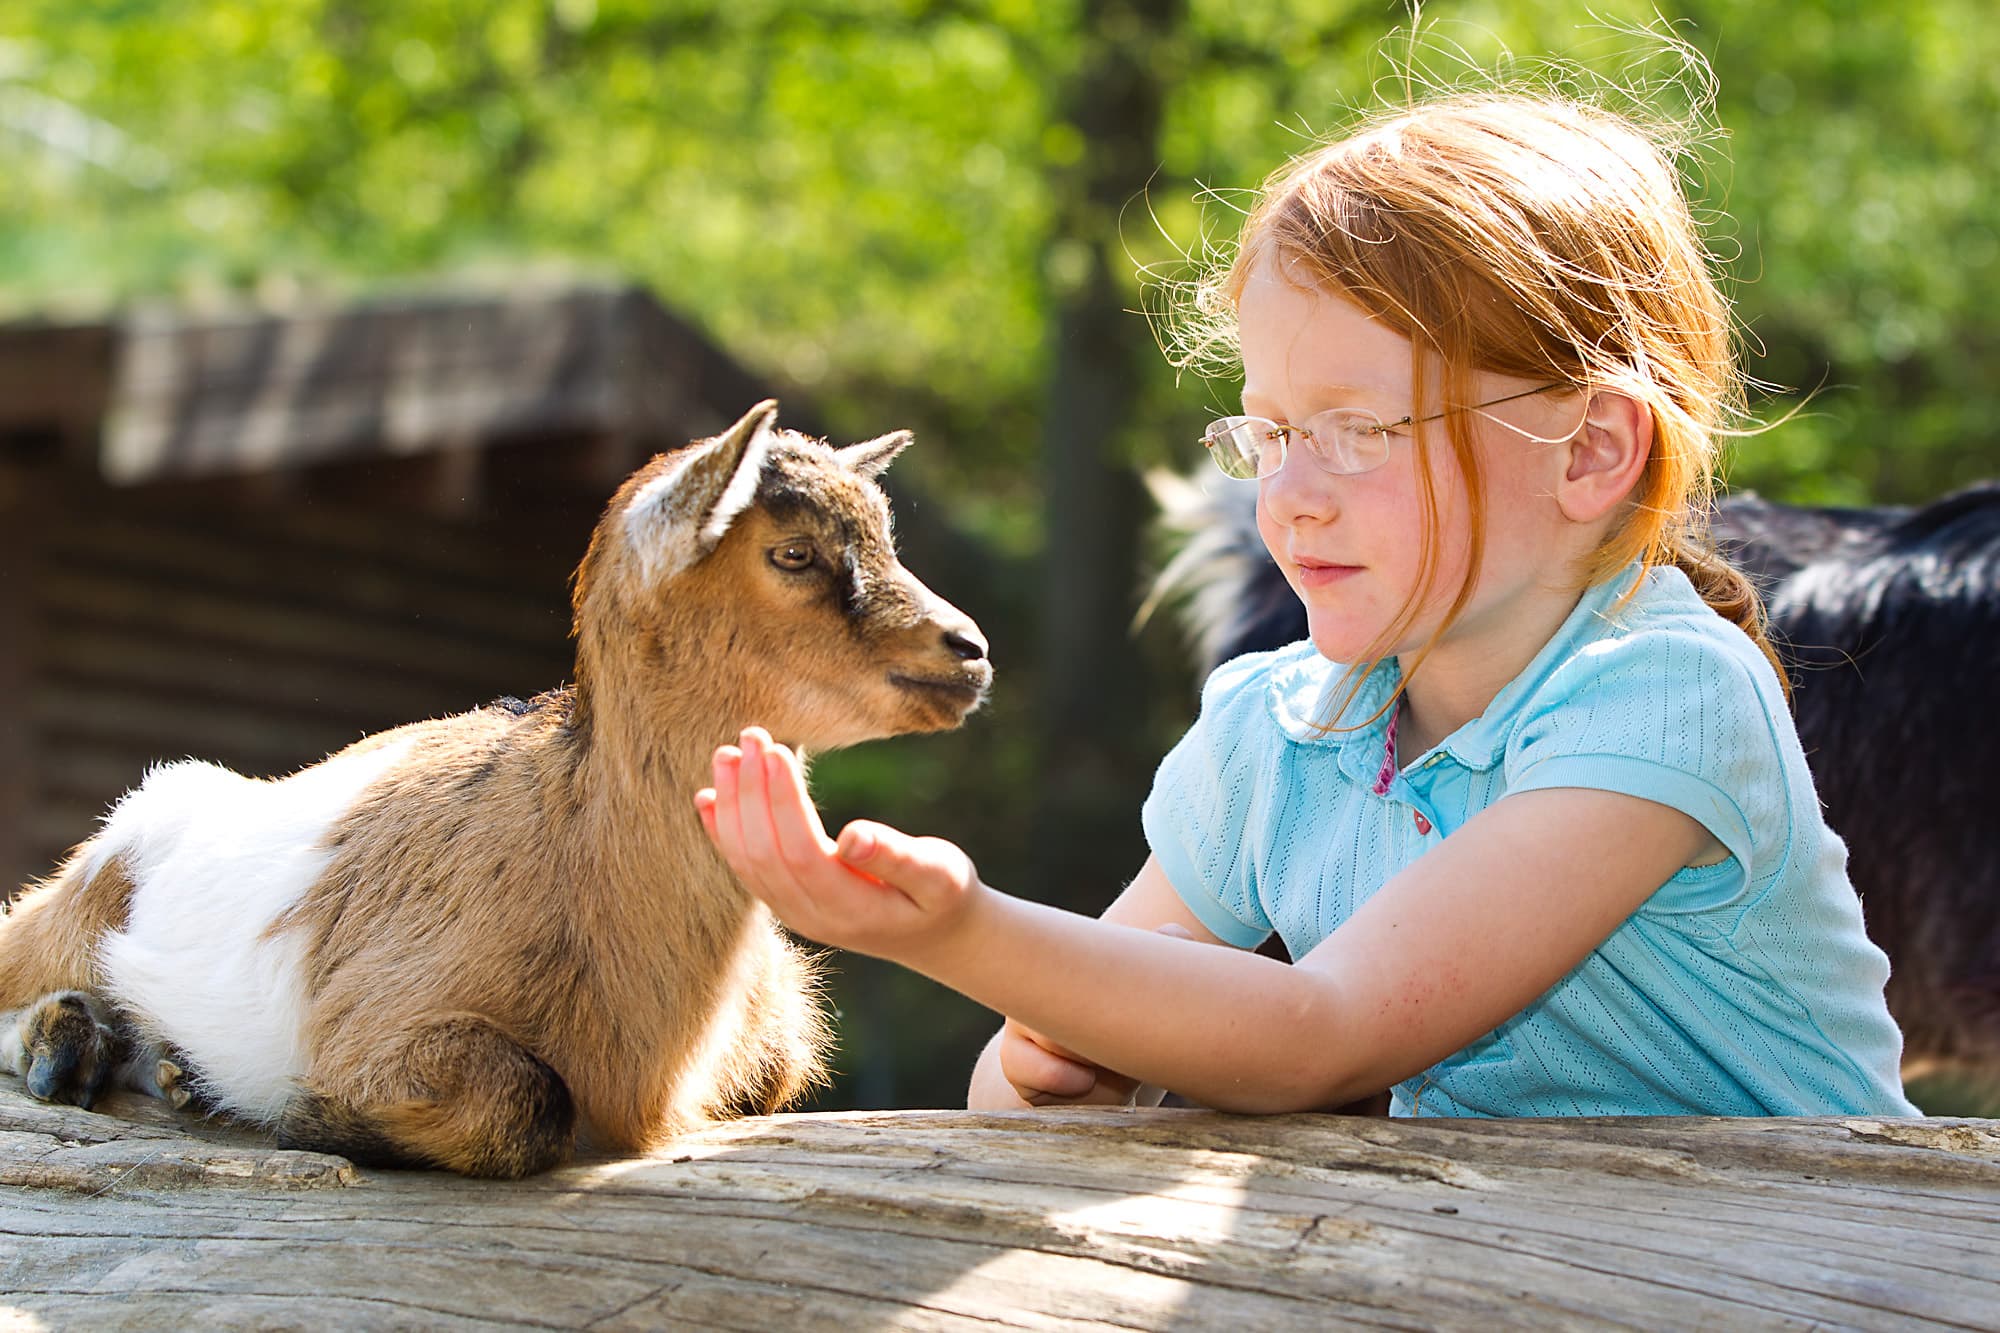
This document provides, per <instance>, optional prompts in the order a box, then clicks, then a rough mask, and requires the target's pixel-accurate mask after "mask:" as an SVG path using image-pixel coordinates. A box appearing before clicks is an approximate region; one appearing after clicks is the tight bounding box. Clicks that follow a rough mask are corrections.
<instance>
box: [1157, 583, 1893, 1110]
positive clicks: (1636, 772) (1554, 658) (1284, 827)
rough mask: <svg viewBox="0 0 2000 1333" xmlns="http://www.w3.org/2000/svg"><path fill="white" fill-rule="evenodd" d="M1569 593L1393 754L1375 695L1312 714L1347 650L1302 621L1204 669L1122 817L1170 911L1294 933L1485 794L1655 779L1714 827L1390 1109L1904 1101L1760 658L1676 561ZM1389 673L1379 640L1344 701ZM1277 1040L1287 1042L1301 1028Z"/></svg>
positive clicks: (1864, 945)
mask: <svg viewBox="0 0 2000 1333" xmlns="http://www.w3.org/2000/svg"><path fill="white" fill-rule="evenodd" d="M1638 576H1639V570H1638V567H1637V566H1636V565H1635V566H1633V567H1631V568H1630V569H1628V570H1627V571H1626V572H1625V573H1624V574H1622V575H1620V576H1618V577H1616V578H1614V579H1612V580H1610V581H1609V582H1608V583H1603V584H1599V585H1598V586H1596V587H1594V588H1591V589H1589V590H1588V591H1586V592H1585V593H1584V595H1583V598H1582V600H1581V601H1579V602H1578V604H1577V607H1576V609H1575V610H1574V611H1573V612H1571V613H1570V615H1569V617H1568V619H1567V620H1565V621H1564V622H1563V625H1562V627H1561V628H1560V629H1559V630H1558V631H1557V632H1556V634H1555V636H1554V637H1553V638H1552V639H1550V641H1549V642H1548V643H1547V644H1546V645H1545V646H1544V647H1543V649H1542V651H1541V652H1540V653H1539V654H1537V655H1536V657H1535V659H1534V661H1532V662H1530V663H1529V664H1528V666H1527V668H1526V669H1525V670H1523V671H1522V672H1521V673H1520V675H1518V676H1516V677H1515V678H1514V679H1513V680H1512V681H1510V682H1509V683H1508V684H1507V686H1506V687H1505V688H1504V689H1502V690H1501V691H1500V693H1499V694H1498V695H1497V696H1496V697H1495V698H1494V700H1493V702H1492V704H1491V705H1490V706H1489V707H1488V708H1487V710H1486V712H1485V713H1484V714H1483V715H1482V716H1480V717H1477V718H1474V719H1473V720H1472V721H1470V722H1468V723H1466V724H1465V725H1464V726H1462V727H1460V728H1459V729H1458V730H1457V731H1455V732H1453V733H1452V734H1451V735H1449V736H1447V737H1446V738H1445V739H1444V740H1443V741H1441V742H1439V743H1438V744H1437V745H1436V746H1435V747H1433V748H1432V749H1431V750H1429V751H1428V752H1426V753H1424V754H1422V755H1419V756H1417V757H1415V758H1414V759H1413V760H1412V761H1411V762H1410V763H1408V764H1406V765H1405V766H1404V767H1403V769H1402V771H1401V772H1400V773H1398V774H1396V775H1395V777H1394V779H1393V781H1392V783H1391V785H1390V787H1389V790H1388V792H1387V794H1386V795H1379V796H1378V795H1376V794H1375V792H1374V790H1373V787H1374V785H1375V782H1376V779H1377V776H1378V774H1379V772H1380V770H1381V768H1382V761H1383V757H1384V742H1385V735H1386V729H1387V725H1388V723H1387V716H1386V714H1385V716H1384V717H1382V718H1378V719H1377V720H1376V721H1374V722H1373V723H1371V724H1370V725H1368V726H1366V727H1364V728H1361V729H1359V730H1357V731H1349V732H1328V731H1326V730H1325V729H1324V728H1323V727H1322V726H1321V725H1319V724H1320V723H1322V722H1324V721H1325V720H1327V714H1328V711H1329V710H1330V709H1331V708H1332V707H1333V706H1334V704H1335V703H1337V701H1338V699H1339V697H1340V692H1341V689H1342V687H1343V683H1344V674H1345V672H1346V668H1345V667H1343V666H1340V665H1338V664H1335V663H1331V662H1328V661H1327V660H1326V659H1324V658H1322V657H1320V656H1319V655H1318V653H1317V652H1315V651H1314V649H1313V646H1312V644H1310V643H1298V644H1293V645H1292V646H1291V647H1288V648H1283V649H1280V650H1278V651H1276V652H1271V653H1253V654H1250V655H1248V656H1245V657H1239V658H1237V659H1236V660H1234V661H1232V662H1227V663H1225V664H1223V665H1222V666H1220V667H1218V668H1217V669H1216V670H1215V672H1214V674H1213V675H1211V676H1210V678H1209V680H1208V683H1207V685H1206V686H1205V687H1204V689H1203V691H1202V705H1201V716H1200V717H1199V719H1197V721H1196V722H1195V724H1194V726H1193V727H1192V728H1191V729H1190V730H1189V731H1188V733H1187V735H1186V736H1185V737H1183V738H1182V739H1181V741H1180V743H1179V744H1178V745H1176V746H1175V747H1174V749H1173V750H1172V751H1171V752H1170V753H1169V754H1168V755H1167V757H1166V759H1165V760H1164V761H1163V762H1162V763H1161V765H1160V770H1159V773H1158V776H1157V777H1156V778H1155V779H1154V784H1153V790H1152V794H1151V795H1150V796H1149V797H1148V798H1147V800H1146V805H1145V809H1144V812H1143V815H1142V819H1143V822H1144V826H1145V831H1146V838H1147V841H1148V842H1149V843H1150V844H1151V846H1152V850H1153V854H1154V855H1155V856H1156V857H1157V858H1158V859H1159V862H1160V865H1161V867H1162V868H1163V869H1164V870H1165V872H1166V876H1167V878H1168V880H1169V881H1171V882H1172V884H1173V885H1174V888H1175V890H1176V891H1177V892H1178V893H1179V894H1180V895H1181V897H1182V899H1183V900H1185V901H1186V903H1187V905H1188V908H1189V910H1191V911H1192V912H1193V913H1194V914H1195V916H1197V917H1198V918H1200V920H1201V921H1202V922H1203V923H1204V924H1205V925H1206V926H1207V927H1208V928H1209V929H1210V930H1211V931H1213V932H1214V933H1215V934H1216V935H1217V936H1219V937H1220V938H1222V939H1223V940H1226V941H1228V942H1229V943H1231V944H1235V945H1239V946H1242V947H1245V948H1249V947H1254V946H1255V945H1257V944H1258V943H1260V942H1261V941H1262V940H1263V939H1264V938H1265V937H1266V936H1267V935H1269V934H1270V933H1271V932H1273V931H1275V932H1277V934H1278V935H1279V936H1280V937H1281V938H1282V939H1283V941H1284V944H1285V947H1286V948H1287V949H1288V950H1289V951H1290V952H1291V955H1292V956H1293V957H1294V958H1300V957H1303V956H1304V955H1306V954H1307V953H1309V952H1311V950H1312V949H1313V947H1314V946H1315V945H1317V944H1318V943H1319V942H1320V941H1321V940H1323V939H1325V938H1326V937H1327V936H1328V935H1330V934H1331V933H1332V932H1333V931H1334V930H1335V929H1337V928H1338V927H1339V926H1340V924H1341V923H1342V922H1343V921H1345V920H1347V919H1348V917H1350V916H1351V915H1353V913H1354V912H1355V910H1356V909H1357V908H1358V907H1360V905H1361V904H1362V903H1364V902H1366V901H1367V900H1368V899H1369V897H1371V896H1372V895H1373V894H1374V893H1375V892H1376V890H1378V889H1380V888H1381V887H1382V885H1383V884H1384V883H1386V882H1387V881H1388V880H1389V879H1390V878H1391V877H1393V876H1394V875H1395V874H1396V873H1397V872H1398V871H1400V870H1402V869H1403V868H1404V867H1405V866H1407V865H1409V864H1410V863H1411V862H1412V861H1414V860H1416V859H1417V858H1418V857H1419V856H1422V855H1423V854H1424V853H1425V852H1426V851H1428V850H1429V849H1430V848H1431V847H1432V846H1434V845H1436V842H1437V840H1438V839H1440V838H1445V837H1449V836H1451V834H1452V832H1453V831H1454V830H1455V829H1457V828H1459V827H1460V826H1462V825H1463V824H1464V823H1465V822H1466V820H1468V819H1470V818H1471V817H1472V816H1473V815H1476V814H1478V813H1479V812H1480V811H1481V810H1484V809H1485V808H1486V807H1487V806H1489V805H1491V804H1493V802H1495V801H1497V800H1499V799H1500V798H1501V797H1503V796H1505V795H1507V794H1508V793H1510V792H1519V791H1534V790H1537V789H1539V788H1547V787H1589V788H1596V789H1601V790H1604V791H1615V792H1622V793H1625V794H1627V795H1630V796H1638V797H1643V798H1645V799H1646V800H1650V801H1657V802H1659V803H1660V804H1663V805H1668V806H1671V807H1673V808H1674V809H1676V810H1681V811H1684V812H1685V813H1687V814H1688V815H1691V816H1692V817H1693V818H1695V819H1696V820H1698V821H1699V822H1700V823H1701V824H1702V825H1703V826H1704V827H1706V828H1707V829H1708V830H1709V832H1711V833H1713V834H1714V835H1715V837H1716V839H1717V840H1718V841H1719V842H1720V843H1721V844H1722V845H1723V847H1724V848H1725V849H1727V851H1728V856H1727V858H1726V859H1724V860H1723V861H1721V862H1719V863H1718V864H1715V865H1712V866H1703V867H1698V868H1692V869H1689V868H1683V869H1682V870H1681V871H1679V872H1678V873H1677V874H1675V875H1674V876H1673V877H1672V878H1670V879H1669V880H1667V881H1666V883H1664V884H1662V885H1661V886H1660V887H1659V888H1658V889H1657V890H1656V891H1655V892H1654V893H1653V895H1652V897H1650V898H1648V899H1647V900H1646V902H1645V903H1644V904H1643V905H1642V906H1641V907H1640V908H1639V910H1638V911H1636V912H1634V913H1633V914H1632V915H1631V916H1630V917H1628V918H1627V919H1626V920H1625V922H1624V923H1623V924H1622V925H1620V926H1619V927H1618V929H1617V930H1615V931H1613V932H1612V934H1611V936H1610V938H1608V939H1606V940H1605V941H1604V942H1603V943H1602V944H1600V945H1599V946H1598V947H1597V948H1596V949H1594V950H1592V952H1591V954H1590V956H1589V957H1588V958H1586V959H1585V960H1584V961H1583V962H1582V963H1580V964H1579V965H1578V966H1577V967H1576V968H1575V969H1574V970H1572V971H1571V972H1570V973H1569V974H1568V975H1566V976H1565V977H1563V978H1562V980H1561V981H1559V982H1557V983H1556V984H1555V985H1554V986H1553V987H1551V988H1550V989H1549V990H1548V991H1547V992H1546V993H1544V994H1543V995H1542V996H1541V998H1539V999H1537V1000H1536V1001H1535V1002H1534V1003H1533V1004H1531V1005H1529V1006H1528V1007H1527V1008H1526V1009H1524V1010H1522V1011H1521V1012H1520V1013H1519V1014H1516V1015H1515V1016H1514V1017H1513V1018H1511V1019H1509V1020H1507V1021H1506V1022H1505V1023H1502V1024H1501V1025H1500V1026H1499V1027H1498V1028H1496V1029H1494V1030H1493V1031H1492V1032H1490V1033H1488V1034H1487V1035H1485V1036H1484V1037H1481V1038H1480V1039H1479V1040H1478V1041H1475V1042H1474V1043H1473V1044H1472V1045H1470V1046H1468V1047H1466V1048H1465V1049H1464V1050H1461V1051H1458V1052H1457V1053H1455V1054H1453V1055H1451V1056H1449V1057H1447V1058H1446V1059H1444V1060H1442V1061H1440V1062H1439V1063H1437V1064H1436V1065H1434V1066H1432V1067H1431V1068H1430V1069H1427V1070H1425V1071H1423V1072H1422V1073H1421V1074H1419V1075H1417V1076H1416V1077H1414V1078H1411V1079H1408V1080H1406V1081H1405V1082H1403V1083H1400V1084H1398V1085H1397V1086H1396V1088H1395V1089H1394V1096H1393V1098H1392V1105H1391V1111H1392V1114H1396V1115H1479V1116H1502V1115H1507V1116H1531V1115H1532V1116H1546V1115H1667V1114H1678V1113H1693V1114H1708V1115H1849V1114H1868V1115H1916V1114H1918V1112H1917V1110H1916V1108H1915V1107H1914V1106H1912V1105H1911V1104H1910V1103H1909V1101H1908V1100H1906V1099H1905V1098H1904V1096H1903V1088H1902V1080H1901V1076H1900V1074H1899V1070H1898V1066H1899V1064H1900V1061H1901V1056H1902V1034H1901V1033H1900V1032H1899V1031H1898V1030H1897V1028H1896V1025H1895V1022H1894V1021H1893V1020H1892V1019H1891V1018H1890V1017H1889V1011H1888V1007H1887V1005H1886V1004H1885V1002H1884V1000H1883V989H1882V988H1883V984H1884V983H1885V982H1886V981H1887V979H1888V975H1889V962H1888V959H1887V958H1886V957H1885V956H1884V955H1883V953H1882V951H1881V950H1880V949H1878V948H1876V947H1875V946H1874V944H1872V943H1871V942H1870V941H1869V939H1868V936H1867V934H1866V933H1865V932H1864V930H1863V928H1862V920H1861V904H1860V901H1859V899H1858V898H1857V896H1856V895H1855V892H1854V888H1853V886H1852V885H1851V884H1850V883H1849V882H1848V878H1847V849H1846V846H1845V845H1844V844H1843V843H1842V842H1841V840H1840V839H1839V838H1838V837H1837V836H1836V835H1835V834H1834V833H1833V832H1832V830H1830V829H1828V828H1827V826H1826V823H1825V821H1824V820H1823V819H1822V818H1821V816H1820V805H1819V800H1818V798H1817V796H1816V795H1815V793H1814V791H1813V784H1812V775H1811V773H1810V772H1809V771H1808V770H1807V768H1806V762H1805V755H1804V753H1803V752H1802V751H1801V749H1800V747H1799V740H1798V736H1797V733H1796V732H1795V731H1794V730H1793V728H1792V722H1791V714H1790V712H1789V710H1788V709H1787V708H1786V705H1785V699H1784V693H1783V690H1782V688H1781V687H1780V685H1779V683H1778V678H1777V674H1776V673H1775V672H1774V671H1773V670H1772V669H1771V666H1770V663H1769V662H1767V661H1766V660H1765V658H1764V655H1763V654H1762V653H1760V652H1759V651H1758V650H1757V647H1756V645H1755V644H1754V643H1752V642H1751V640H1750V638H1749V636H1747V635H1746V634H1744V633H1743V632H1742V631H1741V630H1740V629H1738V628H1737V627H1736V626H1735V625H1733V624H1731V623H1729V622H1728V621H1726V620H1724V619H1723V618H1722V617H1721V616H1718V615H1717V614H1716V613H1715V612H1714V611H1712V610H1710V609H1709V608H1708V606H1707V605H1706V604H1705V603H1703V602H1702V600H1701V598H1700V596H1699V595H1698V594H1697V593H1696V592H1695V590H1694V588H1693V586H1692V585H1691V584H1690V583H1689V582H1688V580H1687V578H1686V576H1685V575H1683V574H1682V573H1681V572H1680V571H1679V570H1677V569H1671V568H1666V569H1648V570H1646V571H1645V572H1644V575H1643V581H1642V583H1641V584H1640V586H1639V588H1638V591H1637V592H1636V593H1634V594H1633V596H1632V597H1631V598H1630V599H1629V600H1627V601H1625V602H1623V603H1622V604H1621V603H1620V600H1619V596H1620V593H1621V592H1623V591H1624V590H1625V589H1627V588H1630V587H1631V586H1632V582H1633V579H1634V578H1635V577H1638ZM1397 679H1398V674H1397V668H1396V664H1395V662H1393V661H1389V662H1384V663H1383V664H1382V666H1381V667H1380V668H1379V669H1378V670H1377V671H1376V672H1375V674H1374V676H1373V677H1372V678H1371V679H1370V680H1369V681H1368V682H1367V683H1366V684H1365V685H1364V686H1363V687H1362V689H1361V691H1360V693H1359V694H1358V695H1357V696H1356V698H1355V700H1354V701H1353V703H1351V704H1350V705H1349V707H1348V711H1347V713H1346V716H1347V717H1348V718H1353V719H1360V718H1366V717H1368V716H1369V715H1370V714H1372V713H1374V712H1375V711H1376V710H1377V709H1378V708H1379V707H1380V706H1381V705H1382V703H1383V702H1384V700H1386V699H1387V698H1388V695H1389V692H1390V691H1391V690H1392V689H1393V688H1394V687H1395V684H1396V682H1397ZM1301 1058H1302V1059H1308V1060H1309V1059H1311V1058H1312V1056H1311V1053H1310V1052H1302V1053H1301Z"/></svg>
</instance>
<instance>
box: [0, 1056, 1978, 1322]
mask: <svg viewBox="0 0 2000 1333" xmlns="http://www.w3.org/2000/svg"><path fill="white" fill-rule="evenodd" d="M113 1109H115V1110H116V1111H117V1112H118V1113H119V1117H118V1118H113V1117H111V1116H105V1115H95V1114H90V1113H87V1112H82V1111H77V1110H74V1109H72V1108H68V1107H52V1106H45V1105H42V1104H40V1103H36V1102H32V1101H30V1100H28V1099H27V1098H26V1097H25V1096H24V1095H23V1094H22V1092H21V1090H20V1088H19V1085H18V1084H17V1083H16V1082H15V1081H14V1080H12V1079H0V1184H4V1185H5V1186H6V1187H7V1188H6V1189H5V1190H4V1191H0V1234H4V1236H5V1237H6V1240H5V1243H4V1244H0V1293H5V1294H4V1295H0V1328H6V1329H41V1328H49V1329H56V1328H73V1327H90V1328H93V1329H118V1328H158V1327H195V1326H199V1327H246V1326H254V1327H258V1328H269V1327H318V1328H327V1327H338V1328H344V1329H345V1328H409V1327H422V1328H443V1329H452V1328H494V1327H507V1326H515V1325H520V1326H533V1327H537V1328H585V1327H588V1328H596V1329H618V1328H634V1329H638V1328H658V1327H662V1326H668V1325H671V1326H673V1327H676V1328H730V1329H772V1328H785V1329H817V1328H825V1329H850V1328H861V1327H882V1326H887V1325H897V1326H914V1327H923V1328H966V1329H971V1328H979V1329H984V1330H989V1331H990V1330H991V1329H993V1328H996V1327H999V1328H1015V1327H1019V1328H1030V1327H1032V1328H1050V1327H1056V1328H1079V1329H1109V1328H1155V1329H1217V1328H1255V1329H1292V1328H1297V1329H1323V1328H1326V1327H1328V1326H1329V1325H1334V1324H1359V1325H1377V1324H1380V1325H1396V1326H1403V1327H1407V1326H1412V1325H1418V1326H1424V1327H1479V1328H1482V1329H1484V1328H1496V1327H1534V1328H1546V1327H1551V1326H1601V1325H1611V1324H1620V1325H1628V1326H1629V1325H1638V1326H1643V1327H1654V1328H1665V1327H1717V1328H1732V1329H1740V1328H1799V1329H1803V1328H1807V1327H1811V1326H1815V1325H1825V1326H1863V1327H1869V1328H1896V1327H1922V1326H1949V1327H1967V1328H1991V1327H1993V1326H1994V1325H1993V1321H1994V1317H1995V1312H1996V1311H2000V1264H1996V1263H1995V1260H1994V1256H1995V1255H1996V1254H2000V1121H1991V1120H1901V1121H1898V1120H1888V1121H1880V1120H1864V1119H1845V1120H1843V1119H1815V1120H1713V1119H1697V1118H1685V1119H1644V1120H1639V1119H1634V1120H1575V1121H1548V1120H1540V1121H1536V1120H1515V1121H1493V1120H1486V1121H1474V1120H1459V1121H1439V1120H1429V1121H1389V1120H1377V1119H1361V1118H1347V1117H1337V1116H1283V1117H1274V1118H1270V1119H1256V1118H1246V1117H1234V1116H1222V1115H1217V1114H1214V1113H1211V1112H1206V1111H1194V1110H1157V1111H1110V1110H1098V1111H1060V1112H1058V1111H1043V1112H1021V1113H1017V1114H1011V1115H986V1114H973V1113H970V1112H959V1111H905V1112H852V1113H843V1114H822V1115H797V1116H774V1117H769V1118H765V1119H754V1120H743V1121H738V1122H734V1123H729V1124H723V1125H718V1126H715V1127H713V1128H711V1129H709V1130H707V1131H704V1132H702V1133H699V1134H694V1135H690V1136H689V1137H687V1138H685V1139H683V1140H681V1141H680V1142H679V1143H678V1144H676V1145H675V1146H674V1147H673V1148H672V1149H670V1150H669V1151H667V1152H665V1153H662V1154H661V1155H659V1156H655V1157H650V1158H639V1159H628V1160H616V1161H586V1162H580V1163H578V1164H576V1165H574V1166H570V1167H567V1168H564V1169H562V1170H559V1171H555V1172H551V1173H549V1174H547V1175H543V1176H539V1177H535V1178H532V1179H529V1180H526V1181H519V1182H507V1183H500V1182H488V1181H469V1180H464V1179H461V1178H458V1177H455V1176H448V1175H441V1174H430V1173H413V1172H396V1171H360V1170H357V1169H356V1168H354V1167H353V1166H352V1165H350V1164H349V1163H347V1162H345V1161H343V1160H342V1159H340V1158H337V1157H325V1156H320V1155H317V1154H312V1153H297V1152H283V1151H278V1150H275V1149H272V1148H270V1147H269V1146H268V1144H266V1143H265V1142H264V1141H263V1140H261V1139H258V1138H256V1137H255V1136H251V1135H246V1134H244V1133H242V1132H240V1131H233V1130H230V1129H227V1128H223V1127H219V1126H215V1125H210V1124H201V1123H195V1122H186V1121H180V1120H176V1119H175V1118H173V1117H171V1116H170V1115H168V1114H166V1113H164V1112H162V1111H161V1110H160V1109H158V1108H157V1107H155V1106H154V1105H152V1104H150V1103H140V1102H135V1101H131V1100H126V1099H120V1100H117V1101H115V1102H114V1103H113ZM126 1117H129V1118H126Z"/></svg>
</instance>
